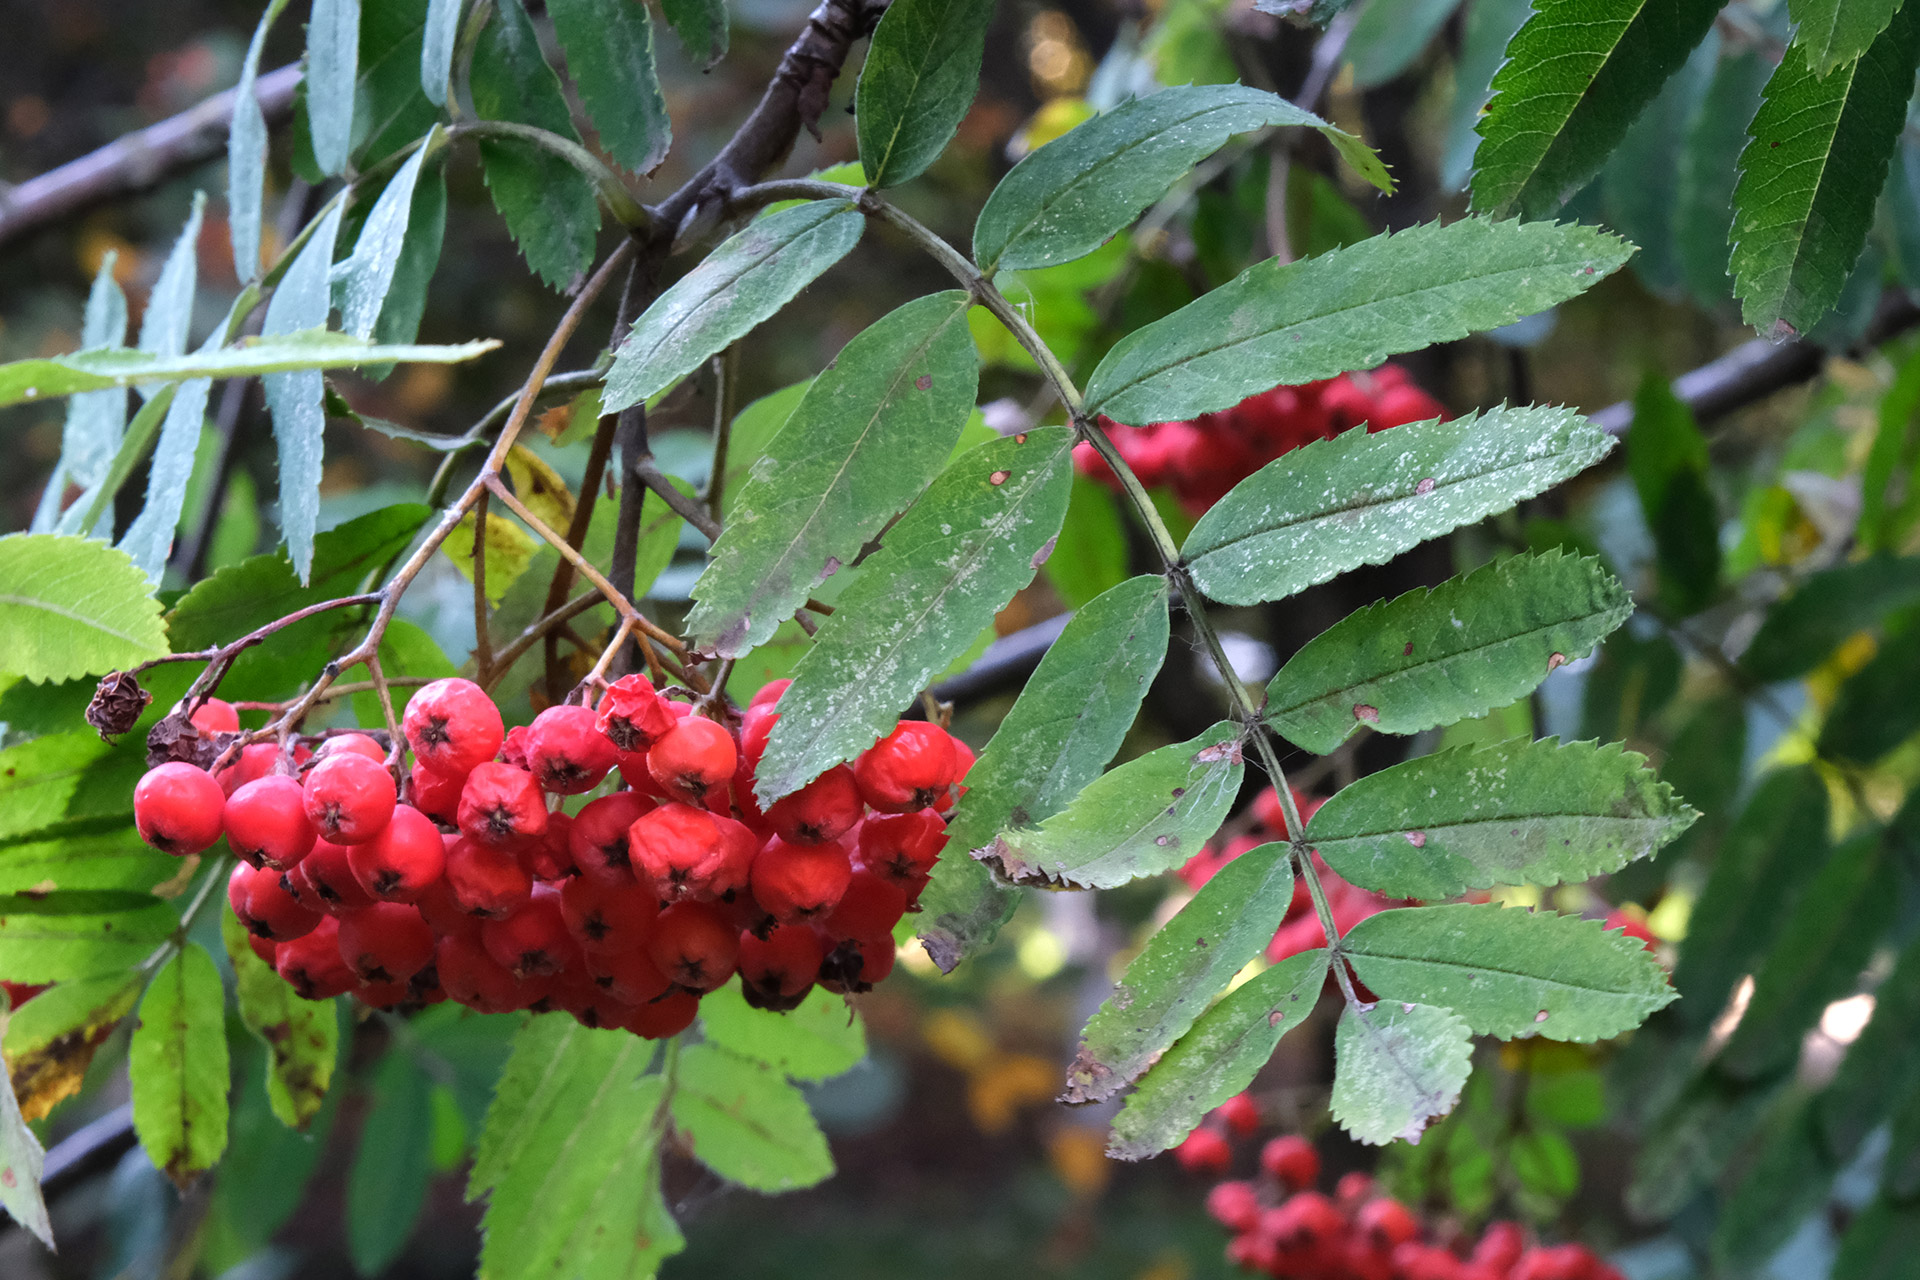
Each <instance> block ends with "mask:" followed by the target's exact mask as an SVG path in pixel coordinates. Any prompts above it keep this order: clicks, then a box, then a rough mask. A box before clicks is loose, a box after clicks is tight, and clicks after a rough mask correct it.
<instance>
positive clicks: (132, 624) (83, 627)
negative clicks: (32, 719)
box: [0, 533, 167, 682]
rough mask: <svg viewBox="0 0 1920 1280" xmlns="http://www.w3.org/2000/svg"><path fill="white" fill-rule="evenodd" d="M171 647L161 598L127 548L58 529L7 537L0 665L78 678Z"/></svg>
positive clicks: (1, 570) (0, 563) (1, 563)
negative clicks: (155, 595) (68, 535)
mask: <svg viewBox="0 0 1920 1280" xmlns="http://www.w3.org/2000/svg"><path fill="white" fill-rule="evenodd" d="M165 652H167V630H166V627H165V626H163V625H162V624H161V621H160V602H159V601H158V600H155V599H154V598H153V594H152V584H151V583H150V582H148V581H147V575H146V574H144V573H142V572H141V571H140V569H139V567H138V566H137V565H135V564H134V563H133V561H132V560H131V559H130V558H129V557H128V556H127V553H126V552H124V551H121V550H118V549H117V548H114V547H109V546H107V545H106V544H105V543H103V542H92V541H89V540H87V539H84V538H65V537H59V536H56V535H54V534H50V533H15V534H9V535H7V536H6V537H3V538H0V671H5V672H9V673H12V674H16V675H21V676H25V677H26V678H27V679H29V680H34V681H39V682H45V681H49V680H72V679H74V678H76V677H79V676H94V675H104V674H105V673H106V672H109V671H114V670H120V669H124V668H127V667H131V666H134V665H135V664H137V663H141V662H144V661H146V660H147V659H148V658H157V657H159V656H160V655H161V654H163V653H165Z"/></svg>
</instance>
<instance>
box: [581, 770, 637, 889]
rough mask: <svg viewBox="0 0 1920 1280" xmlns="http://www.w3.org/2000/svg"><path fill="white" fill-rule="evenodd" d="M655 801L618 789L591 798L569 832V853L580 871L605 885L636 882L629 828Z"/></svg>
mask: <svg viewBox="0 0 1920 1280" xmlns="http://www.w3.org/2000/svg"><path fill="white" fill-rule="evenodd" d="M652 808H653V801H651V800H649V799H647V798H646V797H645V796H639V795H635V794H634V793H633V792H631V791H616V792H614V793H613V794H612V795H610V796H601V797H600V798H599V799H598V800H589V801H588V802H587V804H586V807H585V808H583V809H581V810H580V812H579V813H578V814H577V815H575V817H574V819H573V828H572V830H570V831H569V832H568V834H567V852H568V853H569V854H571V855H572V858H573V864H574V865H575V866H577V867H578V868H580V874H581V875H583V876H586V877H588V878H589V879H592V880H597V881H599V882H600V883H602V884H606V885H618V884H632V883H633V882H634V868H633V865H632V861H633V855H632V851H631V849H630V846H629V844H628V839H627V830H628V828H630V827H631V826H633V824H634V821H635V820H636V819H638V818H639V817H640V815H641V814H644V813H647V812H649V811H650V810H651V809H652Z"/></svg>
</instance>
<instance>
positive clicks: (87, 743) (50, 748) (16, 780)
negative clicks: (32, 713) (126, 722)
mask: <svg viewBox="0 0 1920 1280" xmlns="http://www.w3.org/2000/svg"><path fill="white" fill-rule="evenodd" d="M112 753H113V748H112V747H111V746H109V745H108V744H106V743H104V742H102V741H101V740H100V737H99V735H98V734H96V733H94V732H92V731H91V730H80V731H78V732H74V733H50V734H45V735H43V736H41V737H38V738H35V739H33V740H32V741H29V742H22V743H18V744H16V745H14V746H11V747H8V748H6V749H5V750H0V837H15V836H22V835H34V834H38V833H39V832H41V831H44V830H46V829H47V828H50V827H52V826H53V825H54V824H55V823H58V822H59V821H60V820H61V819H62V818H66V817H95V816H98V815H97V814H93V813H86V814H81V813H72V812H70V810H71V809H72V807H73V806H74V805H75V804H76V802H77V800H78V799H79V796H80V793H81V784H82V783H83V782H84V781H87V780H89V779H90V778H91V777H92V776H94V775H95V774H97V773H99V772H102V771H103V765H102V762H103V761H104V760H105V759H106V758H107V757H108V756H110V755H111V754H112ZM144 754H145V753H144V752H142V753H141V755H142V756H144ZM142 771H144V763H143V764H142ZM132 781H138V775H137V774H136V775H135V776H134V778H133V779H132ZM131 796H132V792H131V790H130V789H129V791H128V794H127V795H126V796H122V797H120V798H119V800H118V803H116V804H114V805H113V806H112V812H113V813H115V814H118V815H125V816H126V817H128V818H129V819H131V817H132V813H133V808H132V800H131ZM14 981H21V982H24V981H30V979H24V978H19V979H14Z"/></svg>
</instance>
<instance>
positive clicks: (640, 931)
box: [560, 876, 660, 953]
mask: <svg viewBox="0 0 1920 1280" xmlns="http://www.w3.org/2000/svg"><path fill="white" fill-rule="evenodd" d="M560 914H561V916H562V917H563V918H564V919H565V920H566V922H567V928H568V930H569V931H571V932H572V934H573V937H574V940H575V941H576V942H578V943H579V944H580V946H581V949H582V950H584V951H587V952H590V953H591V952H600V951H634V950H637V949H638V948H640V947H641V946H643V945H644V944H645V942H646V939H647V934H648V933H649V932H651V931H652V928H653V921H654V917H655V916H657V915H659V914H660V901H659V899H657V898H655V897H654V896H653V890H652V889H650V888H647V887H645V886H643V885H638V884H624V885H607V884H602V883H600V882H599V881H597V880H589V879H587V877H585V876H575V877H574V878H573V879H571V880H568V881H567V882H566V883H565V884H563V885H561V886H560Z"/></svg>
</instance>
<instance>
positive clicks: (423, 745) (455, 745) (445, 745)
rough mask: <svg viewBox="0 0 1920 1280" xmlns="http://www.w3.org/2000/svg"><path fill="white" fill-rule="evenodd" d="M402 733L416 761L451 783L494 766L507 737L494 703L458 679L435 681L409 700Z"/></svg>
mask: <svg viewBox="0 0 1920 1280" xmlns="http://www.w3.org/2000/svg"><path fill="white" fill-rule="evenodd" d="M401 729H402V731H403V732H404V733H405V734H406V737H407V744H408V745H409V746H411V747H412V748H413V754H414V757H415V758H416V759H418V760H419V761H420V763H421V764H423V765H425V766H426V767H427V768H429V769H431V770H433V771H434V772H435V773H443V774H445V775H447V776H448V777H450V778H457V777H460V776H461V775H462V774H466V773H470V772H471V771H472V770H473V769H474V767H475V766H477V765H482V764H485V763H487V762H488V761H489V760H492V759H493V757H494V755H495V753H496V752H498V751H499V750H500V744H501V743H502V742H504V741H505V740H506V736H507V731H506V725H505V722H503V721H502V720H501V719H500V708H498V707H496V706H494V705H493V699H492V698H489V697H488V696H487V694H486V691H485V690H483V689H482V688H481V687H480V686H479V685H477V684H475V683H474V682H473V681H471V680H463V679H461V678H459V677H457V676H453V677H449V678H447V679H445V680H435V681H434V682H433V683H432V684H429V685H425V686H423V687H422V688H421V689H420V690H419V692H417V693H415V694H414V695H413V697H411V698H409V699H408V700H407V710H406V715H405V717H404V718H403V719H402V721H401Z"/></svg>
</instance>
